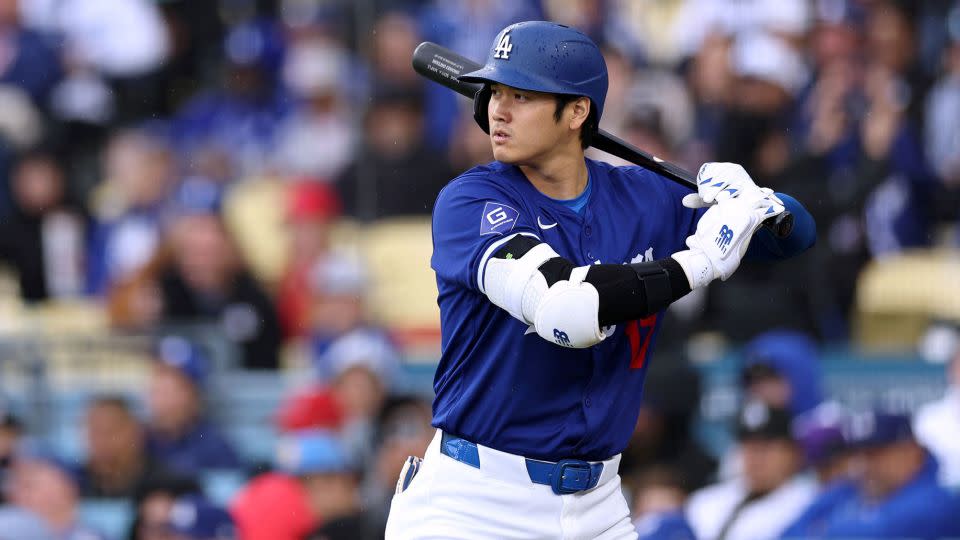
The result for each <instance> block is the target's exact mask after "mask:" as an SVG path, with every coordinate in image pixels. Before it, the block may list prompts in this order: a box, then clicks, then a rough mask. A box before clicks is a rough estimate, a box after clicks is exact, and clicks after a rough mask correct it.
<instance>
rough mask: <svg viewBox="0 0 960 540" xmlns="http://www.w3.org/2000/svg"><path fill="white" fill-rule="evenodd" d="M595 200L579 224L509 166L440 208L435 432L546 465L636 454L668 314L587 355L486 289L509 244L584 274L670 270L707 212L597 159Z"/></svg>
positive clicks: (451, 195)
mask: <svg viewBox="0 0 960 540" xmlns="http://www.w3.org/2000/svg"><path fill="white" fill-rule="evenodd" d="M587 169H588V172H589V181H590V183H591V184H592V188H591V189H592V194H591V197H590V200H589V201H588V202H587V204H586V207H585V208H583V209H582V210H581V212H580V213H579V214H578V213H576V212H574V211H573V210H571V209H570V208H567V207H566V206H565V205H564V204H563V202H560V201H556V200H553V199H551V198H549V197H547V196H546V195H544V194H542V193H540V192H539V191H538V190H537V189H536V188H535V187H534V186H533V185H532V184H531V183H530V182H529V181H528V180H527V179H526V177H525V176H524V175H523V173H522V172H521V171H520V169H519V168H517V167H514V166H510V165H506V164H503V163H500V162H493V163H491V164H488V165H484V166H481V167H475V168H473V169H471V170H469V171H467V172H465V173H464V174H462V175H460V176H459V177H457V178H456V179H454V180H453V181H451V182H450V183H449V184H448V185H447V186H446V187H445V188H444V189H443V190H442V191H441V192H440V195H439V196H438V198H437V202H436V205H435V207H434V211H433V248H434V250H433V257H432V260H431V266H432V267H433V269H434V271H435V272H436V275H437V287H438V289H439V296H438V303H439V305H440V325H441V333H442V342H441V343H442V351H443V352H442V355H441V358H440V364H439V366H438V368H437V372H436V376H435V379H434V390H435V392H436V398H435V400H434V403H433V425H434V426H435V427H438V428H440V429H443V430H444V431H446V432H448V433H451V434H454V435H457V436H460V437H463V438H465V439H467V440H470V441H474V442H476V443H480V444H483V445H485V446H489V447H491V448H495V449H498V450H501V451H504V452H510V453H513V454H519V455H523V456H527V457H532V458H536V459H543V460H549V461H558V460H560V459H566V458H579V459H587V460H594V461H596V460H603V459H607V458H609V457H611V456H613V455H615V454H617V453H619V452H621V451H622V450H623V449H624V448H625V447H626V446H627V441H628V440H629V438H630V435H631V434H632V433H633V430H634V426H635V425H636V421H637V415H638V412H639V410H640V403H641V393H642V390H643V380H644V377H645V375H646V371H647V367H648V366H649V361H650V356H651V354H652V352H653V349H654V344H655V341H656V334H657V330H658V328H659V326H660V320H661V318H662V317H661V315H662V313H661V314H657V315H653V316H651V317H648V318H646V319H643V320H638V321H630V322H627V323H625V324H618V325H616V326H611V327H607V328H605V329H604V331H605V332H606V333H607V335H608V337H607V338H606V339H605V340H604V341H603V342H601V343H599V344H597V345H595V346H593V347H590V348H587V349H568V348H564V347H560V346H559V345H555V344H553V343H550V342H548V341H546V340H544V339H543V338H541V337H540V336H539V335H537V334H536V333H535V332H533V330H532V329H530V330H529V331H528V327H527V325H525V324H524V323H522V322H521V321H519V320H517V319H515V318H513V317H512V316H511V315H510V314H509V313H507V312H506V311H505V310H503V309H501V308H499V307H497V306H496V305H494V304H493V303H491V302H490V300H489V299H488V298H487V297H486V296H485V295H484V294H483V292H482V291H481V283H482V270H483V268H482V266H483V264H482V263H483V262H484V261H485V260H486V258H488V257H489V256H490V255H491V254H492V253H493V252H494V251H495V250H496V249H497V243H498V241H499V242H500V243H502V242H503V241H504V240H505V239H506V238H507V237H509V236H510V235H513V234H517V233H520V234H527V235H533V236H536V237H537V238H539V239H540V240H542V241H543V242H546V243H548V244H550V246H551V247H552V248H553V249H554V250H555V251H556V252H557V253H559V254H560V255H561V256H562V257H565V258H566V259H568V260H570V261H572V262H573V263H574V264H576V265H578V266H579V265H587V264H595V263H601V262H602V263H614V264H622V263H632V262H641V261H649V260H654V259H660V258H664V257H667V256H669V255H670V254H672V253H674V252H676V251H680V250H682V249H686V247H685V245H684V240H685V239H686V237H687V236H689V235H690V234H692V232H693V231H694V230H695V228H696V221H697V219H698V217H699V215H700V212H698V211H694V210H690V209H688V208H685V207H684V206H683V205H682V204H681V202H680V200H681V199H682V198H683V196H684V195H685V194H686V193H689V190H687V189H685V188H683V187H682V186H679V185H676V184H674V183H672V182H670V181H669V180H667V179H665V178H663V177H661V176H659V175H657V174H655V173H653V172H651V171H648V170H646V169H643V168H641V167H632V166H631V167H614V166H612V165H609V164H606V163H603V162H599V161H593V160H589V159H588V160H587Z"/></svg>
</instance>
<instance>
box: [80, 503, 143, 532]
mask: <svg viewBox="0 0 960 540" xmlns="http://www.w3.org/2000/svg"><path fill="white" fill-rule="evenodd" d="M79 513H80V522H81V523H83V524H85V525H87V526H90V527H93V528H94V529H96V530H97V531H100V532H101V533H103V534H105V535H107V537H108V538H115V539H120V538H125V537H126V535H127V530H128V529H129V528H130V524H131V523H133V506H132V505H131V504H130V503H129V502H126V501H113V500H107V499H103V500H101V499H85V500H83V501H81V502H80V512H79Z"/></svg>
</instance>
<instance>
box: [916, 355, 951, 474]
mask: <svg viewBox="0 0 960 540" xmlns="http://www.w3.org/2000/svg"><path fill="white" fill-rule="evenodd" d="M954 348H955V349H956V350H955V352H954V353H953V358H952V359H951V360H950V362H949V363H948V364H947V381H948V383H949V386H948V387H947V391H946V394H945V395H944V396H943V398H942V399H939V400H937V401H934V402H933V403H928V404H926V405H924V406H923V407H921V408H920V410H918V411H917V413H916V415H915V416H914V419H913V429H914V432H915V433H916V437H917V441H919V443H920V444H922V445H923V446H924V447H926V448H927V449H929V450H930V452H931V453H932V454H933V455H934V456H936V458H937V461H939V462H940V467H941V470H940V479H941V481H942V482H943V483H944V484H945V485H947V486H949V487H960V439H958V438H957V437H956V436H954V434H956V433H960V346H955V347H954Z"/></svg>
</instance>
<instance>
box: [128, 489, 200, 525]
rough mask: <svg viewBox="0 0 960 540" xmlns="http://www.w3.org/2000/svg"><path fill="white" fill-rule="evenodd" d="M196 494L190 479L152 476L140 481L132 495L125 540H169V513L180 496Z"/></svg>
mask: <svg viewBox="0 0 960 540" xmlns="http://www.w3.org/2000/svg"><path fill="white" fill-rule="evenodd" d="M198 495H200V486H199V484H197V482H196V481H195V480H194V479H192V478H186V477H182V476H166V477H161V476H155V477H151V478H150V479H149V480H148V481H147V482H144V484H143V485H142V486H140V489H138V490H137V492H136V493H135V494H134V496H133V500H132V503H133V507H134V515H133V522H132V523H131V524H130V531H129V534H127V539H128V540H170V527H169V523H170V510H171V508H173V504H174V502H175V501H176V500H177V499H179V498H182V497H188V496H198Z"/></svg>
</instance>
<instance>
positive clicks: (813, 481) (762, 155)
mask: <svg viewBox="0 0 960 540" xmlns="http://www.w3.org/2000/svg"><path fill="white" fill-rule="evenodd" d="M526 19H549V20H554V21H558V22H561V23H566V24H570V25H572V26H575V27H577V28H580V29H582V30H583V31H585V32H587V33H588V34H589V35H591V36H592V37H593V39H594V40H595V41H596V42H597V43H598V44H600V45H601V47H602V49H603V51H604V54H605V56H606V59H607V65H608V69H609V72H610V90H609V93H608V96H607V102H606V106H605V115H604V118H603V120H602V122H601V127H603V128H604V129H606V130H608V131H611V132H612V133H614V134H617V135H619V136H621V137H623V138H624V139H626V140H628V141H630V142H632V143H634V144H635V145H637V146H638V147H640V148H643V149H645V150H647V151H649V152H651V153H653V154H655V155H657V156H659V157H662V158H663V159H666V160H669V161H673V162H676V163H678V164H681V165H683V166H685V167H686V168H688V169H689V170H696V168H697V167H699V165H700V164H701V163H702V162H705V161H734V162H739V163H741V164H743V165H744V166H745V167H746V168H747V170H748V171H750V173H751V174H752V175H753V177H754V178H755V179H756V181H757V183H758V184H760V185H764V186H770V187H772V188H774V189H776V190H778V191H782V192H785V193H789V194H791V195H794V196H796V197H797V198H798V199H799V200H800V201H802V202H803V203H804V205H805V206H806V207H807V208H808V209H809V210H810V211H811V213H812V214H813V215H814V217H815V218H816V220H817V225H818V231H819V238H818V244H817V246H816V247H815V248H814V249H813V250H811V251H810V252H809V253H807V254H805V255H804V256H802V257H800V258H798V259H794V260H791V261H788V262H785V263H779V264H773V265H744V267H743V268H741V269H740V271H739V272H738V273H737V275H736V276H735V277H734V278H733V279H731V280H730V281H728V282H726V283H724V284H723V285H722V286H719V287H712V288H710V289H709V290H708V291H707V292H706V294H703V295H700V296H694V297H692V298H690V299H689V300H688V301H687V302H685V303H683V304H682V305H679V306H677V309H672V310H671V313H670V319H671V320H670V322H668V324H666V325H664V335H663V336H661V339H660V340H659V342H660V345H659V354H658V355H657V356H658V358H660V359H661V360H662V362H660V363H659V364H660V365H661V366H663V368H662V369H660V370H655V371H654V372H653V373H651V375H650V380H649V382H648V383H647V389H646V401H647V405H645V407H644V409H643V411H642V412H641V415H640V419H639V420H638V424H637V432H636V435H635V437H634V440H633V442H632V444H631V446H630V448H629V449H628V451H627V452H626V453H625V455H624V460H623V471H622V474H623V476H624V478H625V485H626V486H627V487H628V490H629V494H630V496H631V497H630V500H631V501H632V503H633V506H634V509H635V515H636V518H637V523H638V530H640V531H641V532H642V534H644V535H646V536H645V537H646V538H685V536H669V535H671V534H673V535H680V534H695V535H696V537H698V538H708V539H710V538H727V539H734V538H743V539H752V538H774V537H785V536H789V537H811V536H812V537H818V536H819V537H839V536H843V537H880V536H887V535H890V534H893V535H894V536H897V537H923V538H935V537H939V536H949V535H953V536H955V537H960V531H958V530H955V529H950V526H951V524H950V523H949V520H945V518H944V517H943V516H944V515H947V514H945V512H954V513H956V512H957V511H958V510H960V506H958V504H957V502H956V501H955V499H953V498H952V497H953V496H952V495H951V494H950V493H949V492H948V491H947V490H946V489H944V488H943V487H941V486H948V487H956V486H958V485H960V447H958V446H957V444H958V443H957V441H956V438H955V437H951V436H950V434H951V433H953V434H955V433H958V431H957V429H958V428H960V404H958V403H957V396H956V395H955V394H956V393H957V390H951V391H950V393H949V395H948V396H947V397H945V398H944V400H943V402H940V403H938V404H932V405H930V406H929V407H927V408H926V409H924V410H923V412H922V413H921V414H920V415H919V416H918V417H917V418H916V419H915V421H914V422H912V427H911V421H910V419H908V418H906V417H905V416H903V415H902V414H900V413H902V412H903V411H898V412H896V414H894V413H891V412H890V411H883V410H877V411H845V410H843V409H842V407H839V406H838V405H837V404H835V403H830V402H829V401H828V402H827V404H826V405H824V400H825V399H828V398H829V397H830V396H824V395H822V393H821V392H820V390H818V388H819V382H818V377H819V374H818V368H817V367H816V358H817V354H818V353H817V351H818V346H817V344H819V343H824V342H845V341H847V340H849V339H850V338H851V334H852V329H851V323H850V321H851V312H852V310H853V309H854V303H855V291H856V287H857V281H858V277H859V276H860V275H861V272H862V270H863V269H864V268H865V266H866V265H867V264H868V263H870V261H875V260H878V259H882V258H885V257H889V256H894V255H896V254H898V253H902V252H904V251H905V250H909V249H913V248H931V247H936V246H943V247H948V248H952V249H956V248H957V246H958V245H960V2H957V1H956V0H926V1H923V2H910V1H906V0H444V1H441V0H395V1H388V0H364V1H360V0H355V1H352V2H349V1H346V0H209V1H190V0H0V111H2V114H0V263H2V264H3V265H5V266H6V267H7V268H8V269H9V270H10V271H11V272H12V275H13V276H15V277H14V279H15V281H16V282H17V283H18V288H17V290H18V291H19V292H18V294H19V298H20V300H21V301H22V302H23V303H25V304H26V305H28V306H35V305H43V304H46V303H50V302H57V301H63V300H66V301H72V300H77V299H82V300H84V301H87V302H90V303H93V304H94V305H96V306H100V307H99V309H101V310H102V311H103V312H104V313H105V314H106V317H107V319H108V320H109V324H110V326H111V328H112V329H113V330H115V331H117V332H133V333H151V332H154V331H155V330H156V329H158V328H160V327H164V326H167V325H171V324H196V323H202V324H206V325H208V326H209V327H211V328H215V329H216V331H217V332H218V333H219V334H221V335H222V336H224V338H225V339H226V340H227V341H228V342H229V343H230V345H231V347H232V349H231V350H232V351H234V352H235V353H236V362H235V364H236V366H237V367H239V368H242V369H249V370H277V369H278V368H285V367H286V368H289V367H291V366H298V367H300V368H302V373H308V374H309V375H308V376H306V377H305V378H304V381H302V383H303V384H300V385H299V386H298V390H297V391H296V392H294V393H293V394H291V395H289V396H286V398H285V400H284V402H283V403H282V404H281V406H280V408H279V410H277V411H275V413H272V414H273V417H274V421H275V426H276V429H277V431H278V432H279V433H280V434H281V436H280V438H279V440H278V441H277V444H276V455H275V457H274V459H272V460H270V462H268V463H251V462H249V461H248V460H244V458H243V457H242V456H243V454H244V453H243V452H242V451H238V449H237V448H235V447H234V446H233V444H235V442H233V443H232V442H231V441H230V440H229V438H228V437H226V436H225V435H224V434H223V433H221V431H220V429H219V427H218V426H217V425H216V423H215V422H213V421H212V420H211V418H210V417H209V415H207V414H205V404H206V399H205V397H206V395H207V393H208V388H209V385H210V379H211V378H213V377H214V376H215V374H213V372H214V371H215V368H216V366H214V363H213V362H212V361H211V358H210V354H209V352H210V351H206V350H204V348H203V347H202V346H199V345H198V344H197V343H195V342H192V341H191V340H189V339H185V338H184V337H182V336H157V338H156V339H155V340H154V341H155V347H153V348H152V350H151V354H150V356H151V357H152V358H153V361H152V363H151V365H150V367H149V373H150V375H149V384H148V388H147V390H146V391H145V392H143V393H142V394H139V395H134V396H130V395H122V394H102V395H97V396H95V397H94V398H92V399H91V400H89V403H88V404H86V405H85V406H86V409H85V414H84V416H83V422H84V424H83V430H82V432H83V437H84V439H85V441H84V443H83V445H82V446H83V447H84V449H85V452H84V457H83V459H82V460H81V461H80V462H77V461H76V460H70V459H65V457H64V456H63V455H62V453H61V452H58V449H57V448H51V447H49V445H45V444H43V441H38V440H35V439H36V437H33V436H32V435H33V434H32V433H31V430H30V423H29V422H27V421H25V419H24V418H23V415H22V414H20V415H18V414H15V411H11V410H2V411H0V412H2V414H0V467H2V469H0V470H2V473H0V474H2V478H3V485H4V490H3V495H2V499H3V500H4V501H5V502H6V503H7V504H6V505H5V506H2V507H0V540H20V539H30V540H43V539H45V538H58V539H66V538H70V539H73V540H80V539H86V538H100V537H102V531H97V530H96V527H92V526H90V525H89V524H87V523H85V522H84V521H83V519H82V517H83V516H81V515H80V513H78V512H79V510H78V508H79V505H80V501H84V500H93V499H96V500H100V499H109V500H122V501H127V502H128V503H129V504H131V505H132V514H131V515H132V516H135V519H134V521H133V525H132V527H131V528H130V532H129V536H128V537H129V538H131V539H144V540H149V539H154V540H164V539H165V540H171V539H183V538H191V539H200V538H202V539H207V540H209V539H213V538H233V537H234V536H235V535H239V537H240V538H242V539H244V540H247V539H252V540H261V539H263V540H286V539H290V540H300V539H303V538H316V539H320V538H329V539H333V538H359V539H363V538H377V537H379V536H380V535H382V530H383V529H382V524H383V521H384V520H385V516H386V511H387V508H388V507H389V501H390V496H391V494H392V493H393V486H394V482H395V481H396V478H397V475H398V474H399V470H400V467H401V466H402V464H403V460H404V458H405V457H406V456H407V455H418V454H422V451H423V448H425V446H426V444H427V442H429V439H430V437H431V430H430V427H429V422H430V405H429V401H428V400H426V399H425V398H424V397H423V396H414V395H406V394H404V393H398V392H397V391H396V379H397V373H398V371H400V370H401V367H402V364H403V360H404V349H403V347H402V343H399V340H398V339H397V336H396V335H395V332H393V329H392V328H390V327H385V326H384V325H381V324H379V321H377V320H375V319H374V318H373V317H371V316H370V313H371V309H370V308H371V306H370V303H371V298H370V295H369V293H370V268H369V266H368V262H367V261H365V260H364V259H363V258H362V257H360V256H359V255H358V253H357V250H355V249H351V247H352V246H350V243H349V242H343V241H338V240H337V238H336V236H337V234H338V231H340V230H341V228H342V227H343V225H344V223H349V224H359V226H361V227H362V226H365V225H367V224H375V223H382V222H385V221H387V220H392V219H395V218H414V219H417V218H419V219H421V220H422V219H424V218H425V217H427V216H429V214H430V211H431V208H432V205H433V201H434V199H435V197H436V194H437V192H438V191H439V189H440V188H441V187H442V186H443V185H444V184H445V183H446V182H447V181H449V180H450V179H451V178H452V177H453V176H455V175H456V174H457V173H458V172H460V171H463V170H465V169H467V168H469V167H471V166H473V165H475V164H479V163H483V162H486V161H489V160H490V159H492V156H491V153H490V147H489V141H488V140H487V138H486V136H485V135H484V134H483V133H482V132H481V131H480V130H479V129H477V126H476V125H475V123H474V121H473V118H472V106H471V104H470V103H469V102H468V101H467V100H464V99H462V98H458V97H456V96H455V95H454V94H453V92H451V91H449V90H447V89H444V88H442V87H440V86H438V85H436V84H433V83H428V82H426V81H425V80H423V79H421V78H420V77H418V76H417V75H416V74H415V73H414V72H413V70H412V69H411V67H410V58H411V53H412V51H413V49H414V47H415V46H416V45H417V44H418V43H419V42H421V41H424V40H430V41H435V42H438V43H440V44H442V45H445V46H447V47H450V48H452V49H453V50H455V51H457V52H460V53H462V54H464V55H466V56H468V57H471V58H474V59H476V60H481V59H482V58H485V56H486V54H487V50H488V48H489V46H490V43H491V41H492V39H493V37H494V36H495V34H496V33H497V32H498V31H499V30H500V29H501V28H502V27H504V26H506V25H507V24H509V23H512V22H515V21H518V20H526ZM591 155H592V156H593V157H598V158H600V159H608V158H609V159H612V158H610V156H602V155H600V154H591ZM270 215H274V216H275V217H276V220H275V221H276V222H277V223H279V224H280V227H279V229H280V230H274V229H273V228H271V227H269V226H268V225H269V224H270V223H271V221H270V219H268V218H269V216H270ZM265 216H266V217H265ZM250 246H257V247H256V248H254V249H250ZM423 270H424V271H428V269H427V268H424V269H423ZM402 277H403V276H397V278H398V279H401V278H402ZM953 290H956V289H955V288H954V289H953ZM944 301H946V302H949V301H951V299H950V298H946V299H944ZM952 301H956V302H960V299H953V300H952ZM774 327H784V328H792V329H794V330H796V331H798V332H800V333H797V334H794V333H785V334H778V333H775V334H767V335H765V336H764V337H763V338H757V340H755V341H753V342H752V343H753V345H754V346H755V349H756V350H758V351H760V352H756V354H752V353H749V352H748V353H747V354H746V356H745V358H747V360H746V362H745V364H744V366H743V373H742V381H741V382H742V387H743V391H744V395H745V396H746V397H745V399H744V400H743V409H742V412H741V414H740V415H739V417H738V418H739V420H738V425H737V426H735V432H736V434H737V441H738V442H737V444H736V445H735V446H736V448H735V449H733V450H731V451H730V453H729V455H724V456H715V455H713V454H712V453H711V452H710V451H708V450H706V449H705V448H704V447H703V446H702V445H700V444H699V443H698V442H697V440H696V438H695V437H694V436H693V434H692V431H691V430H692V426H693V424H694V421H695V416H696V412H697V403H698V400H699V394H700V386H701V385H700V382H699V378H698V375H697V372H696V371H695V370H693V369H692V368H688V367H684V365H683V364H682V363H679V362H676V361H675V362H672V363H671V362H670V361H671V360H675V359H676V358H680V357H683V356H684V347H683V345H684V344H685V340H686V336H688V335H689V334H691V333H692V332H694V331H697V332H703V331H716V332H717V333H718V334H719V335H722V336H724V337H725V338H726V339H729V340H731V341H732V342H735V343H743V342H746V341H748V340H751V339H753V338H755V337H756V336H757V335H758V334H761V333H762V332H764V331H766V330H769V329H771V328H774ZM432 335H433V336H434V337H436V334H432ZM764 340H766V341H764ZM811 340H812V341H811ZM747 350H748V351H750V350H753V349H750V348H749V347H748V349H747ZM951 365H952V366H953V368H951V369H952V370H953V371H952V372H951V373H952V376H951V380H952V381H953V383H954V385H955V386H954V387H953V388H960V367H958V366H960V360H954V361H953V364H951ZM0 390H2V387H0ZM0 397H2V396H0ZM2 405H3V401H2V400H0V409H2ZM22 412H23V411H20V413H22ZM947 426H952V427H947ZM240 450H242V449H240ZM938 461H939V462H940V465H941V466H940V469H939V471H940V473H939V476H938V472H937V465H936V463H937V462H938ZM811 467H812V468H813V469H814V470H815V471H816V474H815V475H811V474H809V471H810V470H811V469H810V468H811ZM221 473H223V474H221ZM228 473H229V474H228ZM231 475H232V476H231ZM238 475H239V476H238ZM231 478H232V479H233V480H230V479H231ZM218 479H219V480H221V481H227V482H228V483H229V482H230V481H233V482H234V483H233V484H232V485H234V487H235V488H236V489H232V490H228V491H229V497H227V496H220V497H218V496H216V493H221V492H219V491H218V490H216V489H213V488H211V486H212V485H219V484H217V481H218ZM224 479H226V480H224ZM938 479H939V483H938ZM717 481H719V482H720V483H718V484H714V482H717ZM221 495H222V493H221ZM918 501H919V502H918ZM921 502H922V504H921ZM893 508H897V509H900V510H898V511H896V512H895V511H893V510H892V509H893ZM954 521H956V520H954ZM671 527H672V528H674V529H671ZM671 530H672V532H670V531H671ZM18 531H21V532H18ZM665 531H666V532H665ZM657 535H663V536H657Z"/></svg>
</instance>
